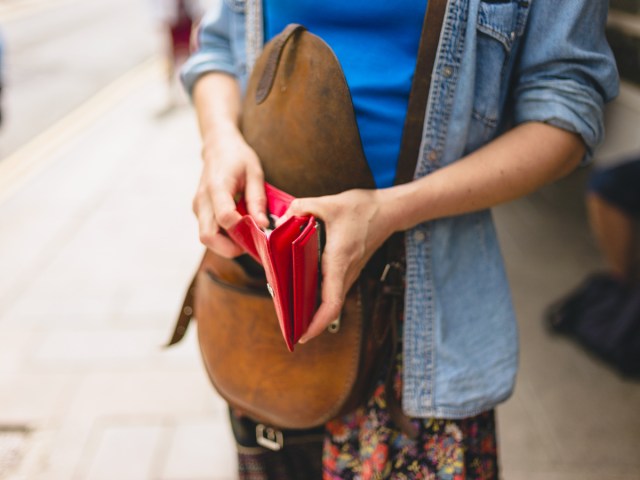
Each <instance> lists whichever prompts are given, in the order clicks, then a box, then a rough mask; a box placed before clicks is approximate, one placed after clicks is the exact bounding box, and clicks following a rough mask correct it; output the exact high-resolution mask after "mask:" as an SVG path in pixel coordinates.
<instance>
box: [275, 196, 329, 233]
mask: <svg viewBox="0 0 640 480" xmlns="http://www.w3.org/2000/svg"><path fill="white" fill-rule="evenodd" d="M318 206H319V202H318V200H317V199H314V198H296V199H295V200H293V201H292V202H291V204H290V205H289V208H288V209H287V211H286V212H284V214H283V215H282V216H281V217H280V218H279V219H278V220H277V221H276V227H279V226H280V225H282V224H283V223H284V222H286V221H287V220H289V219H290V218H291V217H304V216H306V215H313V216H315V217H318V218H321V216H320V215H319V211H318Z"/></svg>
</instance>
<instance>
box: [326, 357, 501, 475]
mask: <svg viewBox="0 0 640 480" xmlns="http://www.w3.org/2000/svg"><path fill="white" fill-rule="evenodd" d="M396 363H397V365H396V372H395V378H394V380H395V382H394V390H395V392H394V393H395V394H396V396H397V397H398V398H399V396H400V395H399V392H401V391H402V384H401V378H402V376H401V366H402V354H399V355H398V357H397V362H396ZM385 397H386V396H385V384H384V382H382V381H381V382H380V383H379V384H378V386H377V388H376V391H375V393H374V395H373V397H372V398H371V400H370V401H369V402H368V404H367V405H365V406H363V407H361V408H359V409H358V410H356V411H355V412H353V413H351V414H349V415H346V416H345V417H343V418H340V419H336V420H333V421H331V422H329V423H328V424H327V425H326V429H327V435H326V436H325V441H324V449H323V462H322V463H323V477H322V478H323V479H324V480H351V479H358V480H373V479H383V478H392V479H394V480H404V479H412V480H417V479H420V480H494V479H497V478H498V459H497V441H496V428H495V416H494V412H493V410H490V411H488V412H484V413H481V414H480V415H476V416H474V417H470V418H465V419H461V420H440V419H433V418H428V419H411V423H412V424H413V426H414V427H415V428H416V431H417V432H418V436H417V438H416V439H411V438H409V437H408V436H406V435H405V434H404V433H402V432H401V431H400V430H399V429H398V428H397V427H396V426H395V425H394V424H393V422H392V420H391V416H390V414H389V411H388V409H387V402H386V398H385Z"/></svg>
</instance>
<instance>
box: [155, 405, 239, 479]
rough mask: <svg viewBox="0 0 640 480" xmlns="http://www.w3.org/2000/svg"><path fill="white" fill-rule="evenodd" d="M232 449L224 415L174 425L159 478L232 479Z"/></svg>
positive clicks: (234, 457) (229, 432) (233, 477)
mask: <svg viewBox="0 0 640 480" xmlns="http://www.w3.org/2000/svg"><path fill="white" fill-rule="evenodd" d="M236 471H237V467H236V452H235V449H234V448H233V437H232V434H231V431H230V428H229V424H228V422H227V421H226V417H222V418H219V419H218V420H217V421H211V420H210V419H208V418H199V419H196V420H192V421H189V422H181V423H179V424H178V425H177V426H176V429H175V432H174V434H173V438H172V441H171V444H170V449H169V451H168V454H167V456H166V464H165V465H164V468H163V469H162V473H161V475H160V479H161V480H183V479H210V480H214V479H217V480H233V479H235V478H236V476H237V473H236Z"/></svg>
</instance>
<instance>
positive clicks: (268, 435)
mask: <svg viewBox="0 0 640 480" xmlns="http://www.w3.org/2000/svg"><path fill="white" fill-rule="evenodd" d="M256 442H258V445H260V446H261V447H264V448H268V449H269V450H273V451H274V452H277V451H278V450H282V447H284V435H282V432H281V431H280V430H276V429H275V428H272V427H267V426H266V425H263V424H262V423H258V424H257V425H256Z"/></svg>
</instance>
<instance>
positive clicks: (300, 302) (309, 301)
mask: <svg viewBox="0 0 640 480" xmlns="http://www.w3.org/2000/svg"><path fill="white" fill-rule="evenodd" d="M318 228H319V227H318V223H317V222H316V221H315V219H313V218H310V219H309V221H308V222H307V224H306V226H305V227H304V229H303V231H302V233H301V235H300V236H299V237H298V238H297V239H296V240H295V241H294V242H293V243H292V244H291V253H292V258H293V265H292V270H293V288H294V291H293V343H294V344H296V343H297V342H298V340H300V337H301V336H302V335H303V334H304V332H306V331H307V328H309V324H310V323H311V319H312V318H313V314H314V313H315V311H316V307H317V304H318V283H319V278H318V274H319V271H320V268H319V262H318V259H319V236H318Z"/></svg>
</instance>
